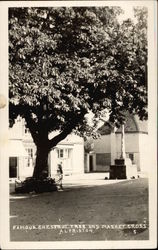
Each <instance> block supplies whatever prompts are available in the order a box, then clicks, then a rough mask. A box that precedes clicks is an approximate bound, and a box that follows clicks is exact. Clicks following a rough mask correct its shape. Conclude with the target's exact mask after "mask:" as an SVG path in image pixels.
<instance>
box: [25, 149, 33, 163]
mask: <svg viewBox="0 0 158 250" xmlns="http://www.w3.org/2000/svg"><path fill="white" fill-rule="evenodd" d="M26 150H27V152H28V162H27V166H28V167H30V166H31V165H32V162H33V148H27V149H26Z"/></svg>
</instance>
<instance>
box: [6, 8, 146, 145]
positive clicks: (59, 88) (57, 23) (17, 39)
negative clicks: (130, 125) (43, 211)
mask: <svg viewBox="0 0 158 250" xmlns="http://www.w3.org/2000/svg"><path fill="white" fill-rule="evenodd" d="M143 11H144V12H143ZM145 11H146V10H138V8H137V9H136V10H135V13H136V16H137V20H138V22H137V23H136V24H134V23H133V22H132V20H130V19H128V20H126V21H124V22H123V23H122V24H120V23H119V22H118V20H117V16H118V15H119V14H121V13H122V10H121V9H120V8H119V7H58V8H53V7H47V8H10V9H9V97H10V118H11V120H12V121H14V120H15V118H16V117H17V116H18V115H20V116H21V117H23V118H25V121H26V125H27V126H28V128H29V129H30V132H31V135H32V137H33V140H34V142H35V144H36V145H37V148H38V147H39V145H45V146H46V148H47V149H48V150H51V149H52V148H53V147H54V146H56V145H57V143H58V142H60V141H61V140H62V139H64V138H65V137H66V136H67V135H68V134H70V133H71V132H72V131H74V132H76V133H78V134H80V135H82V136H84V135H86V134H88V133H89V134H93V130H94V127H95V126H96V125H97V122H98V120H99V117H101V116H102V112H103V111H107V112H109V115H110V121H112V122H114V123H116V124H118V123H121V122H122V119H123V117H122V115H121V114H122V112H123V111H125V110H129V112H131V113H137V114H138V115H139V116H140V119H144V118H146V117H147V110H146V107H147V77H146V75H147V36H146V33H147V26H146V23H147V18H146V12H145ZM143 13H144V14H143ZM142 16H143V18H142ZM90 111H91V112H92V113H93V114H94V117H93V122H94V123H93V126H90V125H89V123H88V122H87V119H86V114H87V113H89V112H90ZM55 130H58V131H59V134H58V135H56V136H55V137H54V138H52V139H49V134H50V132H52V131H55Z"/></svg>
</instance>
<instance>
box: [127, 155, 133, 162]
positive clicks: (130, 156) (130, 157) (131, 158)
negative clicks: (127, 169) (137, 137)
mask: <svg viewBox="0 0 158 250" xmlns="http://www.w3.org/2000/svg"><path fill="white" fill-rule="evenodd" d="M126 156H127V157H128V158H129V159H130V160H131V161H132V163H134V153H126Z"/></svg>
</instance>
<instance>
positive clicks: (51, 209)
mask: <svg viewBox="0 0 158 250" xmlns="http://www.w3.org/2000/svg"><path fill="white" fill-rule="evenodd" d="M94 175H95V174H94ZM94 175H91V174H86V175H84V176H80V179H78V177H79V176H78V177H77V176H76V177H74V176H73V178H72V177H71V176H64V179H63V186H64V191H63V192H50V193H49V192H47V193H42V194H35V193H33V194H31V193H30V194H15V193H11V194H10V230H11V233H10V236H11V241H69V240H70V241H72V240H73V241H76V240H83V241H84V240H86V241H87V240H88V241H89V240H90V241H94V240H147V239H149V230H148V179H147V178H139V179H132V180H104V178H105V174H104V173H100V174H96V175H95V176H94ZM94 177H95V178H94ZM121 225H123V228H119V227H120V226H121ZM128 225H130V226H131V225H135V226H136V227H139V225H141V228H134V229H128V228H127V227H128ZM142 225H144V226H142ZM113 226H115V228H112V227H113ZM143 227H144V228H143Z"/></svg>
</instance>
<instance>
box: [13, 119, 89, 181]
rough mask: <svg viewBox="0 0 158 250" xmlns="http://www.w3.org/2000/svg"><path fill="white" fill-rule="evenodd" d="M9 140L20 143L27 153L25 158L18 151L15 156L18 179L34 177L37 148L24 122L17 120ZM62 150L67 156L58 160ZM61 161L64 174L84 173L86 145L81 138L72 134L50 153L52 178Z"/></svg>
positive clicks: (49, 160)
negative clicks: (59, 151) (59, 152)
mask: <svg viewBox="0 0 158 250" xmlns="http://www.w3.org/2000/svg"><path fill="white" fill-rule="evenodd" d="M57 133H58V132H55V133H51V134H50V135H49V138H50V139H51V137H54V136H55V135H56V134H57ZM9 138H10V140H18V141H20V142H21V144H22V145H23V148H24V150H25V151H26V153H27V154H26V155H25V156H24V155H19V152H18V150H17V155H15V157H16V158H17V178H18V177H20V178H21V179H25V178H26V177H28V176H32V174H33V170H34V165H35V158H36V146H35V144H34V142H33V140H32V137H31V134H30V133H29V130H28V129H27V128H26V127H25V123H24V120H22V119H19V118H18V119H17V121H16V123H15V124H14V126H13V128H11V129H10V131H9ZM60 149H64V150H65V151H64V152H67V156H66V157H65V156H64V157H63V158H62V159H60V158H58V150H60ZM66 150H67V151H66ZM65 155H66V154H65ZM61 161H62V162H63V171H64V174H77V173H84V143H83V139H82V138H81V137H79V136H77V135H74V134H71V135H69V136H67V137H66V138H65V139H64V140H63V141H61V142H60V143H59V144H58V145H57V147H56V148H55V149H54V150H52V151H51V152H50V154H49V157H48V164H49V173H50V175H51V176H53V175H55V174H56V169H57V164H58V163H59V162H61Z"/></svg>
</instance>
